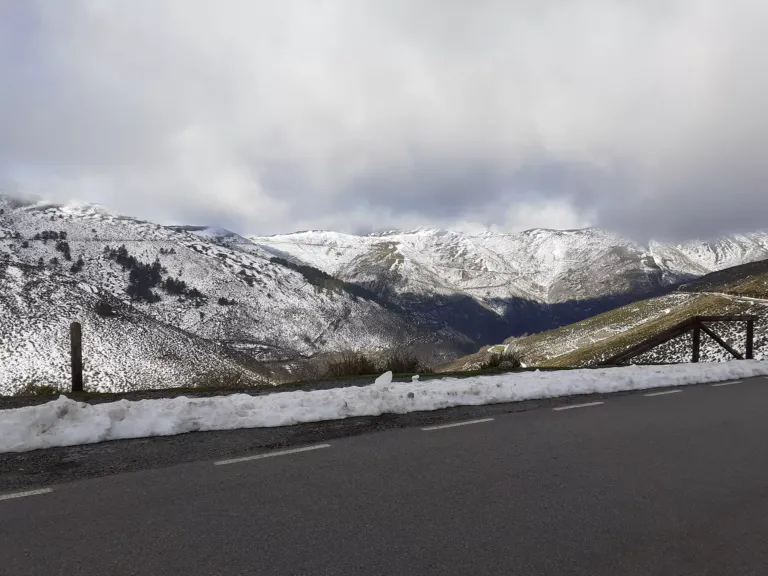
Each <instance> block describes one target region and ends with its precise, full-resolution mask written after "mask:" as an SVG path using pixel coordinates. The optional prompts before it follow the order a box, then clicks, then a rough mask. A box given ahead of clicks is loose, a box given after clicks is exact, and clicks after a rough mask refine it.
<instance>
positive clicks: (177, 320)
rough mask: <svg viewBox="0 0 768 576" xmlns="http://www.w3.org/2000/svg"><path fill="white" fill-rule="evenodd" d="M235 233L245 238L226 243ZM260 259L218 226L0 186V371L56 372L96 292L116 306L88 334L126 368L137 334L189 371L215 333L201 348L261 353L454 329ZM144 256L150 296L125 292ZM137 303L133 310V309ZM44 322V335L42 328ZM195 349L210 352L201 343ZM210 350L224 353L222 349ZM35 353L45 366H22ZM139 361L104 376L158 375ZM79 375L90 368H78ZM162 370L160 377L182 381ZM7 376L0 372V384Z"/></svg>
mask: <svg viewBox="0 0 768 576" xmlns="http://www.w3.org/2000/svg"><path fill="white" fill-rule="evenodd" d="M238 243H242V244H245V245H247V246H246V247H245V248H244V249H238ZM123 246H124V247H125V249H124V251H123V250H122V247H123ZM271 259H272V254H271V253H269V252H268V251H265V250H263V249H261V248H259V247H258V246H255V245H253V244H252V243H250V242H248V241H247V240H245V239H239V238H238V237H237V236H236V235H230V234H227V233H223V232H222V231H220V230H216V231H211V230H208V229H191V230H184V229H179V228H166V227H163V226H159V225H156V224H152V223H149V222H143V221H140V220H135V219H131V218H126V217H123V216H118V215H114V214H111V213H109V212H108V211H106V210H104V209H102V208H100V207H97V206H93V205H88V204H83V205H69V206H56V205H53V204H46V203H34V204H30V203H24V202H19V201H15V200H11V199H9V198H7V197H5V198H3V197H0V336H2V343H0V349H1V350H0V371H2V372H3V373H4V374H5V375H6V376H7V378H11V376H12V375H13V374H17V373H18V372H19V371H21V372H23V373H24V374H26V375H29V374H33V373H35V374H40V378H39V379H38V380H40V382H38V383H39V384H45V383H46V382H45V381H44V380H46V378H47V377H48V376H51V374H53V373H55V374H57V375H58V376H59V380H61V381H65V380H66V370H65V368H66V367H65V366H63V364H62V362H64V360H63V359H62V358H63V357H64V356H62V354H64V352H65V350H64V349H63V348H61V344H62V343H63V344H66V342H65V341H64V340H63V339H62V337H61V336H62V334H65V332H62V331H63V330H66V329H68V328H67V327H68V326H69V323H70V321H72V320H75V319H83V321H84V322H88V320H87V319H88V318H92V317H93V316H92V312H93V310H94V307H95V306H96V305H97V304H98V303H99V302H100V301H101V300H111V301H113V303H114V305H115V306H117V307H119V308H120V309H121V310H122V312H121V314H120V318H121V320H119V321H116V320H114V319H110V321H109V322H110V323H109V324H107V325H109V326H110V330H104V331H100V332H98V334H99V338H103V339H104V341H105V344H104V347H105V348H109V349H111V350H119V349H121V348H123V347H124V348H125V356H124V360H125V362H124V364H125V370H126V371H128V372H129V373H130V371H131V370H132V368H131V366H133V365H135V364H136V363H137V362H139V358H138V357H136V358H134V357H133V356H132V355H131V354H133V351H134V350H136V349H137V346H136V342H137V341H138V340H142V341H146V342H161V341H165V342H169V346H170V349H169V352H168V354H169V357H173V358H174V359H175V360H174V362H175V364H176V365H177V366H178V367H184V369H183V370H181V369H180V370H179V371H177V374H181V373H188V372H189V371H188V370H187V368H188V367H189V366H190V355H192V356H194V355H195V352H194V348H195V346H197V345H198V344H199V342H200V341H201V340H203V341H205V342H207V343H209V344H215V345H216V346H215V347H212V348H211V350H214V348H215V349H218V348H221V349H223V350H224V351H225V352H226V353H227V354H242V355H246V356H248V357H249V358H251V359H252V360H254V361H273V362H274V361H279V360H286V361H288V360H295V359H297V358H303V357H309V356H312V355H314V354H317V353H318V352H324V351H328V350H349V349H378V348H392V347H394V346H395V345H396V344H403V345H407V344H408V343H410V342H412V341H414V340H416V339H418V338H426V341H427V342H429V343H441V342H444V343H445V346H444V349H445V350H448V351H451V350H453V348H452V344H451V342H453V343H455V342H462V341H463V340H465V338H464V337H463V336H462V335H460V334H451V333H450V331H446V330H443V331H442V332H441V333H439V334H436V333H435V334H428V335H426V336H425V335H424V334H423V333H421V332H420V329H419V327H418V326H417V325H415V324H414V323H413V322H412V321H411V319H410V318H409V317H407V316H405V315H404V314H402V313H400V312H398V311H396V310H393V309H391V308H388V307H386V306H385V305H382V304H381V303H380V302H377V301H376V300H377V299H376V298H375V296H374V295H370V297H368V295H367V294H366V293H364V292H363V293H360V292H359V291H358V292H357V293H353V292H355V291H354V290H350V289H345V288H346V287H345V286H344V285H343V284H342V283H336V284H334V283H333V282H326V283H325V284H323V283H322V282H319V281H318V280H317V279H316V278H312V277H308V276H307V275H306V274H304V273H302V272H301V271H300V270H296V269H294V267H290V266H286V265H282V264H279V263H276V262H273V261H272V260H271ZM155 260H157V261H158V265H157V270H158V274H157V276H158V278H157V280H159V282H155V283H154V285H151V286H149V289H148V294H149V295H151V297H152V299H157V301H154V302H150V301H147V300H146V299H144V300H143V301H142V300H141V299H134V301H133V302H131V298H130V297H129V294H128V291H129V289H130V286H131V278H132V276H133V275H135V276H137V277H140V276H141V275H142V274H143V273H145V272H146V271H147V270H149V269H150V267H151V265H152V263H154V262H155ZM142 267H146V269H144V268H142ZM132 268H139V269H138V270H137V271H135V272H134V271H132ZM321 280H322V279H321ZM139 282H140V280H139ZM149 284H152V281H149ZM145 288H146V286H145ZM126 311H129V312H130V313H128V312H126ZM137 314H138V315H139V316H140V317H141V319H142V320H141V321H139V320H135V315H137ZM93 318H94V321H95V317H93ZM100 322H101V321H100ZM102 323H103V322H102ZM99 325H101V324H99ZM86 328H87V327H86ZM118 328H119V329H118ZM169 331H171V332H174V333H178V332H179V331H180V332H181V333H183V334H184V335H185V337H184V340H185V342H187V344H185V345H184V346H186V351H182V350H181V348H182V347H183V346H181V344H180V345H179V347H174V346H171V345H170V340H169V337H168V336H167V333H168V332H169ZM52 333H55V334H56V337H55V338H49V337H48V336H47V335H48V334H52ZM87 334H88V331H87V330H86V336H85V337H86V338H87ZM54 340H56V341H54ZM465 344H466V342H465ZM211 353H213V352H211ZM199 357H200V358H201V359H204V358H207V357H208V358H209V357H210V355H208V356H206V354H204V353H203V352H202V351H201V352H200V356H199ZM143 358H144V359H143V360H141V362H145V363H146V365H147V367H149V366H151V365H153V362H154V360H153V359H152V356H151V355H150V356H144V357H143ZM54 359H55V360H54ZM222 362H225V363H226V362H229V360H228V359H227V358H224V357H222ZM46 363H49V364H56V365H57V369H56V370H55V371H54V372H53V373H50V372H48V371H47V368H46V369H40V370H38V369H34V370H33V369H30V368H27V367H29V366H31V365H38V366H39V365H43V364H46ZM166 364H168V362H166ZM193 364H196V362H195V363H193ZM91 366H92V367H93V369H98V368H97V367H96V366H93V363H92V364H91ZM213 366H215V363H211V367H213ZM20 367H25V368H24V369H23V370H21V368H20ZM160 372H163V371H162V370H161V371H160ZM172 372H173V371H170V372H169V371H168V370H166V371H165V372H164V374H165V375H168V374H171V373H172ZM140 373H141V371H138V372H135V373H134V376H136V378H135V379H131V378H128V377H127V376H126V377H125V378H123V377H121V378H120V379H119V380H120V382H119V383H116V384H115V385H114V387H115V388H120V387H121V386H123V385H128V384H126V383H127V382H128V381H129V380H131V382H130V385H132V386H137V387H150V384H151V385H155V386H156V385H157V384H158V382H157V380H158V378H151V379H150V380H152V382H146V381H138V382H137V381H136V380H142V378H143V377H140V376H139V374H140ZM43 376H45V377H43ZM86 377H87V378H88V377H90V378H91V379H92V380H93V379H94V378H96V376H95V375H94V374H93V373H91V374H90V375H89V374H88V373H87V372H86ZM27 380H28V379H27ZM165 380H166V382H165V384H164V385H165V386H168V385H185V384H187V383H188V382H183V381H182V382H177V381H174V380H173V378H165ZM16 381H17V380H16ZM4 382H5V384H6V385H5V386H4V385H3V384H4ZM27 383H29V382H28V381H27ZM7 386H8V383H7V382H6V381H5V380H0V393H2V392H3V389H4V388H5V389H7Z"/></svg>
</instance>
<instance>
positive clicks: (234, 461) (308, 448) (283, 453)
mask: <svg viewBox="0 0 768 576" xmlns="http://www.w3.org/2000/svg"><path fill="white" fill-rule="evenodd" d="M330 447H331V445H330V444H318V445H316V446H306V447H304V448H293V449H292V450H280V451H279V452H267V453H266V454H256V455H255V456H244V457H242V458H232V459H230V460H221V461H220V462H214V463H213V464H214V465H215V466H222V465H224V464H237V463H239V462H249V461H251V460H261V459H262V458H274V457H275V456H287V455H288V454H298V453H299V452H309V451H311V450H320V449H321V448H330Z"/></svg>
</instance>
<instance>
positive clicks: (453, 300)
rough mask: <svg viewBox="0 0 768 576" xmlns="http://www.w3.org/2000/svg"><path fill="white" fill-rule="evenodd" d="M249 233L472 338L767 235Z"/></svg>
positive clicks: (566, 318)
mask: <svg viewBox="0 0 768 576" xmlns="http://www.w3.org/2000/svg"><path fill="white" fill-rule="evenodd" d="M250 239H251V240H252V241H253V242H254V243H255V244H256V245H257V246H258V247H260V248H261V249H263V250H266V251H270V252H273V253H275V254H280V255H281V256H282V257H285V258H293V259H295V260H296V261H301V262H305V263H308V264H310V265H312V266H315V267H317V268H319V269H321V270H324V271H326V272H327V273H329V274H333V275H335V276H337V277H339V278H341V279H343V280H347V281H350V282H355V283H358V284H361V285H363V286H366V287H368V288H370V289H371V290H374V291H376V292H377V293H379V294H382V295H384V296H386V297H387V298H388V299H390V300H391V301H393V302H396V303H397V304H398V305H399V306H401V307H402V308H403V309H405V310H407V311H408V312H409V314H411V315H413V316H416V317H419V318H420V319H421V321H423V322H425V323H427V324H431V325H433V326H435V325H448V326H450V327H451V328H452V329H454V330H456V331H458V332H461V333H463V334H465V335H466V336H467V337H469V338H470V339H472V340H473V341H474V342H476V343H487V342H494V341H496V342H498V341H499V340H502V339H503V338H505V337H506V336H509V335H514V336H521V335H524V334H527V333H535V332H540V331H542V330H548V329H552V328H556V327H558V326H562V325H566V324H569V323H573V322H576V321H579V320H582V319H585V318H588V317H590V316H593V315H595V314H599V313H601V312H604V311H607V310H611V309H613V308H616V307H618V306H621V305H624V304H627V303H629V302H633V301H636V300H639V299H642V298H647V297H649V296H655V295H663V294H665V293H668V292H669V291H671V290H672V289H674V287H675V286H676V285H678V284H679V283H682V282H686V281H690V280H692V279H695V278H696V277H699V276H701V275H703V274H706V273H708V272H711V271H712V270H713V269H716V268H713V267H717V266H720V265H724V264H726V263H729V262H731V261H734V260H738V258H739V257H741V258H743V259H744V261H750V259H757V258H760V257H762V258H768V234H754V235H751V236H738V237H733V238H731V239H724V240H722V241H720V242H718V243H700V242H691V243H688V244H685V245H679V246H674V245H665V244H661V243H658V242H652V243H651V244H650V245H649V246H648V247H643V246H640V245H637V244H636V243H633V242H630V241H628V240H625V239H623V238H621V237H619V236H616V235H614V234H611V233H608V232H605V231H602V230H596V229H586V230H565V231H555V230H530V231H527V232H521V233H517V234H492V233H484V234H477V235H467V234H460V233H457V232H447V231H442V230H428V229H426V230H417V231H413V232H386V233H379V234H371V235H368V236H353V235H348V234H339V233H335V232H322V231H321V232H313V231H309V232H301V233H297V234H289V235H282V236H271V237H251V238H250ZM471 319H475V320H479V321H475V322H472V321H471Z"/></svg>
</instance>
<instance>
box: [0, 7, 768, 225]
mask: <svg viewBox="0 0 768 576" xmlns="http://www.w3.org/2000/svg"><path fill="white" fill-rule="evenodd" d="M766 30H768V2H765V0H727V1H726V0H613V1H609V0H269V1H267V0H217V1H216V2H212V1H208V0H62V1H56V0H1V1H0V78H1V79H2V80H0V82H1V83H2V84H0V189H3V190H6V191H21V192H27V193H34V194H40V195H42V196H45V197H48V198H51V199H54V200H70V199H80V200H87V201H94V202H99V203H102V204H104V205H106V206H107V207H109V208H111V209H113V210H115V211H119V212H123V213H127V214H131V215H135V216H139V217H143V218H147V219H152V220H155V221H161V222H166V223H176V222H189V223H213V224H218V225H223V226H227V227H230V228H233V229H235V230H238V231H240V232H244V233H255V234H272V233H279V232H289V231H293V230H300V229H311V228H314V229H317V228H325V229H336V230H341V231H347V232H357V231H368V230H374V229H381V228H412V227H416V226H439V227H445V228H453V229H462V230H481V229H486V228H490V229H493V230H502V231H514V230H520V229H525V228H532V227H539V226H543V227H553V228H563V227H565V228H573V227H581V226H601V227H607V228H609V229H612V230H615V231H618V232H621V233H624V234H627V235H630V236H633V237H636V238H637V239H647V238H648V237H656V238H669V239H673V238H686V237H693V236H698V237H711V236H715V235H718V234H721V233H727V232H738V231H748V230H754V229H762V228H768V221H766V220H767V219H766V215H768V110H767V109H766V108H767V107H768V40H766Z"/></svg>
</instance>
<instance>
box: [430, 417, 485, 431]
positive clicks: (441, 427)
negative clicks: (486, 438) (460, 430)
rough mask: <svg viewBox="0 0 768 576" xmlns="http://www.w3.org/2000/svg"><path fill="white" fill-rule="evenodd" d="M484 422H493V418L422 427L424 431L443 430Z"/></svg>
mask: <svg viewBox="0 0 768 576" xmlns="http://www.w3.org/2000/svg"><path fill="white" fill-rule="evenodd" d="M483 422H493V418H483V419H482V420H467V421H465V422H455V423H453V424H441V425H440V426H427V427H426V428H422V430H423V431H424V432H429V431H431V430H442V429H443V428H455V427H456V426H467V425H469V424H482V423H483Z"/></svg>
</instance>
